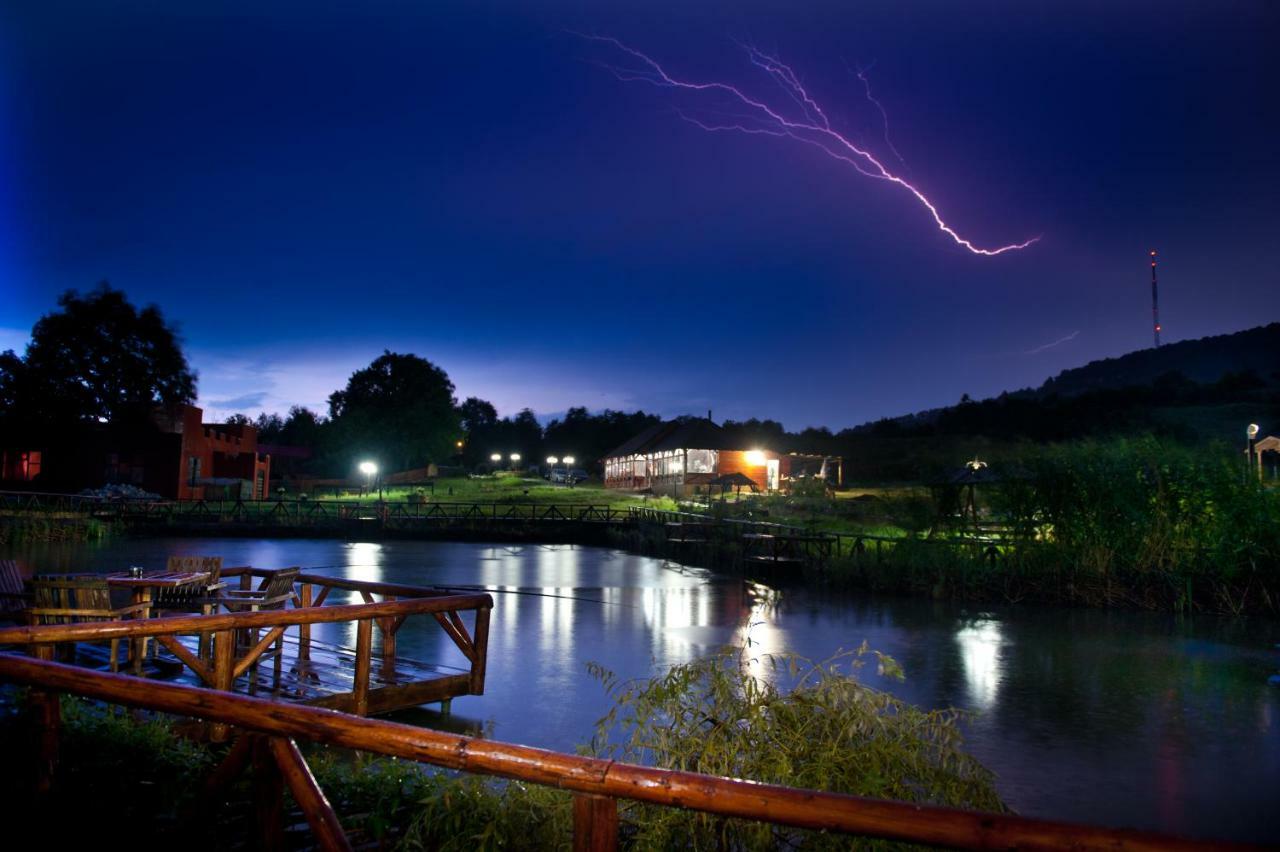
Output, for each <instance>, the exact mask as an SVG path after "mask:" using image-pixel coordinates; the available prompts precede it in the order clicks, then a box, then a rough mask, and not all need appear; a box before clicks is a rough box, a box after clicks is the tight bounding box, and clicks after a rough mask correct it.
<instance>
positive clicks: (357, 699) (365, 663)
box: [352, 618, 373, 716]
mask: <svg viewBox="0 0 1280 852" xmlns="http://www.w3.org/2000/svg"><path fill="white" fill-rule="evenodd" d="M372 654H373V619H370V618H362V619H360V620H359V621H357V622H356V673H355V683H354V688H353V689H352V693H353V697H354V704H355V707H354V712H355V714H356V715H357V716H368V715H369V658H370V656H371V655H372Z"/></svg>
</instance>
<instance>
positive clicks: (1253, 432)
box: [1244, 423, 1262, 475]
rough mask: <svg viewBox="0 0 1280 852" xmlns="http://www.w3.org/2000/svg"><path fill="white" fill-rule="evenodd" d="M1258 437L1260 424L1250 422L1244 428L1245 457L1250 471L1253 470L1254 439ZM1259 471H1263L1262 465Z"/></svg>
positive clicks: (1259, 466)
mask: <svg viewBox="0 0 1280 852" xmlns="http://www.w3.org/2000/svg"><path fill="white" fill-rule="evenodd" d="M1256 437H1258V424H1257V423H1250V424H1249V425H1248V426H1247V427H1246V428H1245V430H1244V457H1245V463H1246V464H1247V465H1248V469H1249V472H1250V473H1252V472H1253V439H1254V438H1256ZM1258 473H1259V475H1261V473H1262V465H1261V463H1259V465H1258Z"/></svg>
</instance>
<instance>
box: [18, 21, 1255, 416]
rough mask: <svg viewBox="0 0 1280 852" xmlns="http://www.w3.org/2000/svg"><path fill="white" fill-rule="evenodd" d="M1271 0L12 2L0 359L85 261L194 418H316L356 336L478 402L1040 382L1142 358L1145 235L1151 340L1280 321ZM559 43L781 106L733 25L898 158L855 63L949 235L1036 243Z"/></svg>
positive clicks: (744, 407)
mask: <svg viewBox="0 0 1280 852" xmlns="http://www.w3.org/2000/svg"><path fill="white" fill-rule="evenodd" d="M260 5H262V6H266V5H271V11H265V12H264V11H262V10H260V9H258V8H257V7H258V6H260ZM690 7H691V8H690ZM1278 10H1280V7H1277V6H1276V5H1275V4H1272V3H1267V2H1255V3H1227V2H1219V3H1175V2H1158V3H1157V2H1151V3H1146V2H1141V3H1140V2H1123V3H1114V2H1108V3H1086V2H1072V3H1029V2H1002V3H982V2H977V3H963V4H961V3H941V2H939V3H906V2H895V3H849V2H830V3H794V2H778V3H740V2H732V3H728V2H726V3H715V4H713V3H705V4H675V3H655V2H642V3H635V4H630V5H622V4H598V3H537V4H535V3H520V4H516V3H467V4H463V3H456V4H449V3H416V2H415V3H369V4H341V5H339V4H323V3H306V4H299V5H297V6H294V7H287V6H282V5H280V4H257V3H252V4H249V3H246V4H233V3H220V4H203V6H202V5H201V4H195V3H185V4H173V3H162V2H153V3H141V2H139V3H115V4H101V3H82V4H76V3H60V2H41V3H26V4H7V5H6V6H5V8H4V10H3V12H0V193H2V195H0V327H2V328H0V347H4V346H16V347H20V346H21V344H22V342H23V340H24V338H25V334H26V332H27V331H28V330H29V329H30V326H31V324H32V323H33V322H34V321H35V320H36V319H37V318H38V317H39V316H40V315H41V314H42V313H44V312H46V311H48V310H50V309H51V308H52V306H53V304H54V301H55V299H56V296H57V294H58V293H59V292H61V291H62V290H64V289H67V288H72V287H74V288H79V289H88V288H90V287H92V285H93V284H94V283H95V282H97V281H98V280H100V279H103V278H106V279H109V280H110V281H111V282H112V283H113V284H114V285H115V286H118V287H120V288H122V289H124V290H125V291H126V292H127V293H128V294H129V295H130V297H131V298H133V299H134V301H136V302H139V303H142V302H152V301H154V302H156V303H158V304H159V305H160V306H161V307H162V308H163V310H164V311H165V313H166V315H167V316H168V317H169V318H170V319H172V320H173V321H175V322H176V323H177V324H178V325H180V327H181V330H182V333H183V335H184V336H185V339H186V343H187V346H188V350H189V353H190V354H191V356H192V360H193V362H194V364H195V366H196V367H197V368H198V369H199V370H200V397H201V403H202V404H203V405H205V407H206V408H207V409H208V410H209V412H210V415H211V416H220V415H223V414H226V413H230V412H231V411H233V410H241V411H246V412H248V413H254V412H256V411H257V410H260V409H261V408H262V407H266V408H267V409H268V410H281V411H283V410H284V409H286V408H287V407H288V406H289V405H290V404H292V403H303V404H310V405H313V406H317V407H321V406H322V405H323V402H324V399H325V397H326V396H327V395H328V393H329V392H330V391H332V390H334V389H336V388H338V387H340V386H342V385H343V384H344V383H345V381H346V378H347V376H348V375H349V374H350V372H351V371H352V370H353V369H356V368H358V367H361V366H363V365H365V364H367V363H368V362H369V361H370V360H372V358H373V357H375V356H376V355H377V354H379V353H380V352H381V350H382V349H383V348H391V349H393V350H398V351H412V352H415V353H417V354H420V355H423V356H425V357H427V358H429V359H431V360H432V361H434V362H436V363H438V364H439V365H440V366H442V367H443V368H444V369H445V370H447V371H448V373H449V374H450V376H451V377H452V378H453V379H454V381H455V383H456V384H457V386H458V393H459V396H460V397H462V396H470V395H477V396H481V397H485V398H488V399H490V400H492V401H493V402H494V403H495V404H497V405H498V407H499V409H500V411H502V412H503V413H514V412H515V411H516V410H518V409H519V408H521V407H523V406H526V405H527V406H530V407H532V408H533V409H534V410H535V411H538V412H540V413H543V414H548V413H552V412H557V411H562V410H563V409H564V408H566V407H568V406H569V405H574V404H581V405H587V406H589V407H591V408H602V407H605V406H610V407H615V408H619V407H621V408H627V409H631V408H635V407H643V408H645V409H647V410H653V411H658V412H660V413H663V414H680V413H697V412H703V411H705V410H707V409H708V408H711V409H714V411H715V415H716V417H717V419H719V418H723V417H734V418H743V417H748V416H753V415H754V416H760V417H773V418H776V419H780V420H782V421H783V422H784V423H786V424H787V425H788V426H789V427H792V428H800V427H803V426H806V425H819V424H821V425H828V426H831V427H833V428H837V429H838V428H841V427H844V426H848V425H853V424H856V423H859V422H863V421H865V420H868V419H872V418H876V417H880V416H884V415H894V414H900V413H904V412H908V411H912V410H917V409H921V408H927V407H933V406H937V405H943V404H950V403H953V402H955V401H956V400H957V399H958V398H959V397H960V395H961V394H962V393H969V394H971V395H973V396H985V395H989V394H993V393H998V392H999V391H1001V390H1003V389H1007V388H1009V389H1011V388H1017V387H1023V386H1027V385H1034V384H1039V383H1040V382H1041V381H1043V380H1044V379H1045V378H1046V377H1048V376H1050V375H1053V374H1055V373H1057V372H1058V371H1059V370H1061V369H1063V368H1065V367H1070V366H1075V365H1078V364H1081V363H1084V362H1086V361H1088V360H1090V359H1093V358H1097V357H1103V356H1110V355H1116V354H1120V353H1123V352H1126V351H1130V350H1132V349H1135V348H1141V347H1144V346H1149V345H1150V343H1151V335H1150V327H1149V326H1150V322H1149V318H1150V302H1149V285H1148V278H1147V276H1148V267H1147V263H1146V252H1147V250H1148V248H1150V247H1155V248H1157V249H1158V250H1159V251H1160V259H1161V267H1160V269H1161V308H1162V311H1161V314H1162V319H1163V324H1164V328H1165V333H1164V339H1165V340H1166V341H1176V340H1181V339H1186V338H1193V337H1200V336H1203V335H1207V334H1218V333H1223V332H1230V331H1234V330H1238V329H1241V328H1245V327H1249V326H1253V325H1257V324H1260V323H1263V322H1267V321H1272V320H1275V319H1277V318H1278V317H1280V308H1277V302H1276V298H1275V294H1276V292H1277V288H1276V284H1277V281H1276V275H1275V273H1274V271H1273V269H1274V261H1273V257H1272V255H1273V254H1274V252H1275V249H1276V246H1277V244H1278V241H1277V238H1276V233H1277V230H1278V227H1277V226H1280V214H1277V212H1276V203H1277V201H1278V200H1280V192H1278V190H1280V157H1277V155H1276V142H1277V138H1280V134H1278V131H1280V96H1278V90H1280V86H1278V85H1277V84H1278V83H1280V60H1278V59H1277V55H1278V54H1280V51H1276V50H1275V49H1274V48H1275V45H1276V44H1280V11H1278ZM570 31H582V32H593V33H601V34H608V35H613V36H617V37H618V38H621V39H623V40H624V41H626V42H627V43H629V44H631V45H633V46H634V47H636V48H639V49H641V50H643V51H645V52H646V53H648V54H649V55H651V56H652V57H654V58H655V59H657V60H659V61H660V62H662V63H663V65H664V67H665V68H666V69H667V70H668V71H669V72H670V73H672V74H677V75H680V76H682V77H686V78H689V79H698V80H710V79H718V80H724V81H728V82H732V83H734V84H735V85H738V86H740V87H742V88H744V89H750V90H751V91H752V92H753V93H755V94H757V95H759V96H761V97H764V98H768V99H769V100H770V102H771V103H774V104H776V105H777V106H778V107H786V106H787V105H788V103H789V101H788V100H787V97H786V94H785V92H783V91H782V90H781V89H780V88H779V87H778V86H776V85H774V84H773V83H772V82H771V81H770V80H769V79H768V77H767V76H765V75H764V73H763V72H762V71H761V70H760V69H758V68H756V67H754V66H752V65H751V64H750V62H749V61H748V59H747V57H746V55H745V54H744V53H743V51H742V50H741V48H740V47H739V46H738V45H737V44H736V43H735V40H736V41H750V42H752V43H754V44H756V45H758V46H759V47H761V48H763V49H766V50H768V51H771V52H774V53H776V54H777V55H778V56H779V57H780V58H782V59H785V60H786V61H787V62H789V63H790V64H791V66H792V67H793V68H794V69H795V70H796V72H797V74H798V75H799V76H800V77H801V78H802V80H803V82H804V84H805V86H806V87H807V88H808V90H809V91H810V93H811V94H812V95H813V96H814V98H815V99H817V100H819V101H820V102H821V103H822V104H823V106H824V108H825V109H826V111H827V113H828V114H829V115H831V117H832V119H833V121H834V122H836V123H837V124H838V126H839V127H841V128H842V129H843V131H844V132H846V133H847V134H848V135H849V136H850V137H851V138H854V139H856V140H859V142H860V144H865V145H866V146H868V147H869V148H871V149H873V150H875V151H876V153H877V156H884V157H885V158H886V161H888V162H894V163H895V165H896V161H894V160H893V159H892V157H891V155H890V154H889V152H888V151H887V148H886V147H885V145H884V140H883V133H882V128H881V126H880V124H879V114H878V112H876V111H875V108H874V106H873V105H872V104H871V103H870V102H869V101H868V100H867V99H866V97H865V95H864V92H863V90H862V85H861V83H860V81H859V80H858V79H857V78H856V76H854V75H853V74H852V73H851V71H850V70H849V69H850V67H855V68H856V67H865V66H866V65H868V64H870V63H872V62H874V63H875V64H874V67H873V68H872V69H871V72H870V76H869V79H870V81H871V83H872V85H873V87H874V91H875V95H876V96H877V97H878V99H879V100H880V101H881V102H882V103H883V105H884V106H885V108H886V110H887V111H888V115H889V120H890V131H891V139H892V141H893V143H894V146H895V147H896V148H897V150H898V151H899V152H901V154H902V157H903V160H904V161H905V164H906V165H905V167H901V172H902V174H903V176H904V177H906V178H908V179H909V180H910V181H912V182H913V183H914V184H915V185H917V186H919V187H920V188H921V189H922V191H924V192H925V193H926V194H927V195H928V196H929V197H930V198H931V199H932V200H933V201H934V202H935V203H936V204H937V206H938V208H939V210H940V211H941V212H942V214H943V216H944V218H946V219H947V221H948V223H949V224H951V225H953V226H954V227H955V228H956V229H957V230H958V231H960V232H961V233H962V234H963V235H964V236H966V237H968V238H970V239H972V240H973V241H974V242H976V243H979V244H983V245H1000V244H1004V243H1009V242H1016V241H1019V240H1021V239H1025V238H1026V237H1030V236H1035V235H1043V238H1042V240H1041V241H1040V242H1039V243H1037V244H1036V245H1034V246H1032V247H1030V248H1028V249H1026V250H1024V251H1021V252H1013V253H1008V254H1005V255H1001V256H999V257H978V256H975V255H972V254H970V253H968V252H967V251H964V250H963V249H961V248H959V247H958V246H956V244H955V243H953V242H952V241H951V240H950V239H948V238H947V237H946V236H945V235H944V234H942V233H940V232H939V231H938V230H937V228H936V227H935V226H934V224H933V222H932V220H931V219H930V218H929V216H928V214H927V211H925V210H924V209H923V208H922V207H921V206H920V205H919V203H917V202H916V201H915V200H914V199H912V198H911V197H909V195H907V194H906V193H905V192H903V191H902V190H901V189H900V188H897V187H894V186H892V185H889V184H886V183H885V182H884V181H874V180H870V179H868V178H865V177H863V176H860V175H858V174H857V173H856V172H854V171H853V170H852V169H850V168H849V167H848V166H846V165H844V164H841V163H838V162H835V161H833V160H831V159H830V158H827V157H825V156H824V155H823V154H822V153H821V152H820V151H818V150H817V149H815V148H813V147H811V146H807V145H804V144H802V143H799V142H796V141H793V140H788V139H777V138H772V137H768V136H759V135H755V136H745V135H739V134H730V133H708V132H705V131H703V130H700V129H698V128H697V127H694V126H693V125H691V124H689V123H688V122H686V121H683V120H682V119H681V117H680V114H679V113H677V111H676V109H677V108H679V109H689V108H690V107H691V106H693V107H698V106H703V107H705V106H706V104H696V103H695V104H691V103H690V100H689V99H688V98H687V97H682V94H681V93H679V92H672V91H671V90H667V89H659V88H655V87H652V86H649V85H646V84H644V83H642V82H622V81H619V80H618V79H616V78H615V77H614V76H613V75H612V74H610V73H609V72H608V71H607V70H605V69H603V68H602V67H600V65H599V64H598V63H600V62H605V63H610V62H612V63H617V62H618V61H619V60H620V59H622V58H625V57H620V56H619V55H618V54H616V53H611V52H610V51H609V50H607V49H606V48H604V47H603V46H601V45H598V44H592V43H590V42H587V41H584V40H582V39H581V38H578V37H576V36H574V35H572V34H571V32H570ZM1064 339H1065V340H1064ZM1056 341H1063V342H1061V343H1058V345H1054V346H1048V344H1052V343H1055V342H1056Z"/></svg>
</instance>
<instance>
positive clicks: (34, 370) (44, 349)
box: [0, 282, 196, 425]
mask: <svg viewBox="0 0 1280 852" xmlns="http://www.w3.org/2000/svg"><path fill="white" fill-rule="evenodd" d="M58 307H59V310H57V311H54V312H53V313H50V314H46V315H45V316H44V317H42V318H41V319H40V320H39V321H38V322H37V323H36V324H35V327H34V328H33V329H32V330H31V342H30V343H29V344H28V345H27V351H26V357H25V358H24V359H22V365H21V368H20V369H19V370H17V373H16V376H17V378H18V380H17V381H11V380H10V379H9V378H6V379H5V380H4V381H0V385H13V386H15V387H17V388H19V391H20V392H19V398H18V399H17V400H16V405H17V407H18V408H19V409H22V410H24V413H25V416H26V417H27V418H29V419H30V420H32V421H33V422H41V423H52V424H59V425H69V424H71V423H74V422H89V421H93V420H114V421H119V420H125V419H131V418H136V417H140V416H145V415H146V414H148V413H149V412H150V411H151V409H153V408H154V407H155V406H157V405H176V404H179V403H189V402H192V401H193V400H194V399H195V396H196V374H195V373H194V372H193V371H192V370H191V368H190V367H189V366H188V364H187V359H186V356H185V355H184V354H183V352H182V346H181V343H180V340H179V338H178V335H177V332H176V331H175V330H174V329H173V328H172V327H171V326H170V325H169V324H168V323H166V322H165V319H164V317H163V316H162V315H161V313H160V309H159V308H158V307H156V306H155V305H148V306H147V307H145V308H143V309H142V310H141V311H139V310H138V309H137V308H135V307H134V306H133V305H132V304H131V303H130V302H129V300H128V299H127V298H126V297H125V294H124V293H123V292H121V291H119V290H114V289H112V288H111V287H110V286H109V285H108V284H107V283H106V282H103V283H102V284H100V285H99V286H98V288H97V289H95V290H94V291H92V292H91V293H89V294H88V295H85V296H81V295H80V294H79V293H78V292H76V291H75V290H69V291H67V292H66V293H63V294H62V296H61V297H60V298H59V299H58ZM9 354H10V356H11V355H12V353H9ZM13 369H14V364H13V363H12V358H6V361H5V365H4V366H3V372H4V373H5V375H6V377H8V376H9V375H10V373H11V371H13Z"/></svg>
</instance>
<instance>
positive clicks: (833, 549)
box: [0, 491, 1022, 563]
mask: <svg viewBox="0 0 1280 852" xmlns="http://www.w3.org/2000/svg"><path fill="white" fill-rule="evenodd" d="M0 512H7V513H11V514H12V513H18V514H24V515H56V514H59V513H64V514H76V515H84V516H89V517H94V518H98V519H102V520H110V521H120V522H123V523H127V524H133V525H143V526H146V525H156V526H165V525H168V526H182V527H197V528H203V527H210V528H222V529H228V530H231V529H237V528H239V529H241V530H250V531H256V530H261V531H262V532H263V533H265V534H270V533H271V532H272V531H273V530H279V531H284V530H307V529H312V530H331V531H335V532H347V533H351V532H355V531H360V532H369V533H374V532H383V531H385V532H388V533H391V534H396V533H400V534H413V533H415V532H421V533H431V532H435V533H439V532H447V531H450V530H453V531H458V530H470V531H490V532H495V531H504V530H505V531H515V532H522V531H523V532H528V531H533V530H539V531H541V533H542V534H544V535H545V534H551V535H555V534H556V533H560V534H564V535H569V534H571V533H572V532H573V531H574V530H575V529H577V530H579V531H582V530H584V529H593V530H596V531H599V530H601V529H604V528H618V529H628V528H630V529H635V528H643V527H646V526H653V525H675V524H689V525H699V526H702V527H704V528H707V529H712V530H714V531H715V533H714V534H713V535H712V536H711V539H712V540H711V541H710V542H709V543H714V542H715V541H732V540H741V539H742V537H743V536H744V535H756V536H761V535H766V536H778V537H784V538H787V537H790V538H800V537H803V538H806V539H809V540H820V541H822V542H823V543H824V544H823V547H822V548H821V553H822V558H823V559H829V558H851V559H855V560H861V559H875V560H877V561H879V560H881V559H883V558H885V557H886V556H887V554H888V553H889V552H890V551H892V549H893V548H894V547H895V546H897V545H898V544H901V543H903V542H905V541H912V542H913V543H923V544H926V545H927V546H930V547H945V548H951V549H953V550H957V551H964V552H965V553H966V555H973V554H980V555H981V556H982V557H983V558H985V559H988V560H989V561H991V562H993V563H994V562H996V561H997V560H999V559H1000V558H1002V557H1003V556H1004V555H1005V553H1006V552H1007V550H1008V549H1009V548H1010V547H1013V546H1015V545H1017V544H1021V543H1022V542H1015V541H1011V540H1006V539H1001V538H999V537H995V536H993V537H987V538H980V537H974V536H969V537H963V538H956V537H951V538H919V537H916V538H911V539H907V538H901V537H899V538H895V537H891V536H881V535H870V534H864V533H847V532H827V531H823V530H814V529H812V528H808V527H803V526H798V525H795V524H781V523H777V522H774V521H769V520H763V519H757V518H719V517H716V516H714V515H709V514H703V513H698V512H685V511H676V510H669V509H657V508H650V507H647V506H625V507H617V506H610V505H598V504H593V503H564V504H541V503H500V502H489V503H474V502H473V503H465V502H439V501H435V500H400V501H378V502H372V501H364V502H361V501H341V500H306V499H264V500H240V499H234V500H161V499H156V500H151V499H138V498H108V497H97V496H82V495H72V494H46V493H37V492H19V491H0Z"/></svg>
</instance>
